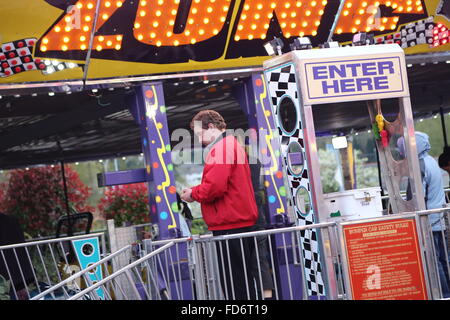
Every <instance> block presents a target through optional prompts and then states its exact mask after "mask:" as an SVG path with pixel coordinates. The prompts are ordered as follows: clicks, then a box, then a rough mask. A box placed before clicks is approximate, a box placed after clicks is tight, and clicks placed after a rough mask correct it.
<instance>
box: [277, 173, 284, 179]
mask: <svg viewBox="0 0 450 320" xmlns="http://www.w3.org/2000/svg"><path fill="white" fill-rule="evenodd" d="M277 178H278V179H281V178H283V172H281V171H278V172H277Z"/></svg>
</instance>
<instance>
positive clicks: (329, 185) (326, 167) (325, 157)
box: [319, 149, 339, 193]
mask: <svg viewBox="0 0 450 320" xmlns="http://www.w3.org/2000/svg"><path fill="white" fill-rule="evenodd" d="M319 159H320V178H321V181H322V190H323V193H331V192H337V191H339V183H338V182H337V181H336V179H335V178H334V176H335V174H336V170H337V161H336V158H335V155H334V153H333V152H332V151H328V150H323V149H319Z"/></svg>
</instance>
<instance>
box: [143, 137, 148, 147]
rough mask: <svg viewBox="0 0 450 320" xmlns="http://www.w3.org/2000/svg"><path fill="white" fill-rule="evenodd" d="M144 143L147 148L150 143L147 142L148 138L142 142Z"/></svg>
mask: <svg viewBox="0 0 450 320" xmlns="http://www.w3.org/2000/svg"><path fill="white" fill-rule="evenodd" d="M142 143H143V144H144V146H145V147H146V146H147V144H148V142H147V139H146V138H144V140H142Z"/></svg>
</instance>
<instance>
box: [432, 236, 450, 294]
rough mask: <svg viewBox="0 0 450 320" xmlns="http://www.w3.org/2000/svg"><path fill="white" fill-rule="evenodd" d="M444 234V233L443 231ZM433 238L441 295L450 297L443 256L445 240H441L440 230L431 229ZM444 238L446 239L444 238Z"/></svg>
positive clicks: (447, 274) (448, 280)
mask: <svg viewBox="0 0 450 320" xmlns="http://www.w3.org/2000/svg"><path fill="white" fill-rule="evenodd" d="M444 236H445V233H444ZM433 238H434V248H435V250H436V256H437V266H438V270H439V279H440V282H441V288H442V296H443V297H444V298H449V297H450V289H449V288H450V278H449V270H448V269H447V261H446V257H445V249H446V248H447V247H446V242H447V241H445V243H444V242H443V240H444V239H443V238H442V232H441V231H433ZM445 238H446V237H445ZM445 240H446V239H445ZM447 255H448V248H447Z"/></svg>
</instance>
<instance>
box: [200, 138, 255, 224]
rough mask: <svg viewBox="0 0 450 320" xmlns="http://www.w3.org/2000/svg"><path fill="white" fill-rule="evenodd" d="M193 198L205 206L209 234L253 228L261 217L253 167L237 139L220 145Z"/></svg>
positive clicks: (211, 154) (209, 157) (211, 155)
mask: <svg viewBox="0 0 450 320" xmlns="http://www.w3.org/2000/svg"><path fill="white" fill-rule="evenodd" d="M192 198H193V199H194V200H196V201H198V202H200V203H201V207H202V215H203V219H204V220H205V223H206V224H207V225H208V229H209V230H212V231H214V230H229V229H238V228H244V227H250V226H253V225H254V224H255V223H256V219H257V217H258V210H257V208H256V203H255V195H254V191H253V186H252V181H251V176H250V167H249V165H248V160H247V156H246V154H245V151H244V149H243V148H242V146H241V145H240V144H239V143H238V141H237V140H236V138H235V137H234V136H226V137H224V138H222V139H220V140H219V141H218V142H216V143H215V144H214V145H213V146H212V147H211V150H210V151H209V153H208V155H207V157H206V164H205V167H204V169H203V177H202V182H201V184H200V185H198V186H196V187H194V188H192Z"/></svg>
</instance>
